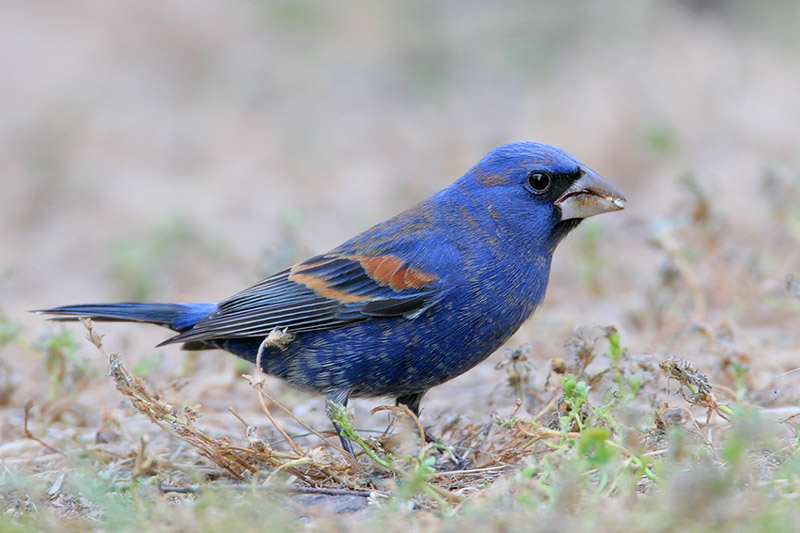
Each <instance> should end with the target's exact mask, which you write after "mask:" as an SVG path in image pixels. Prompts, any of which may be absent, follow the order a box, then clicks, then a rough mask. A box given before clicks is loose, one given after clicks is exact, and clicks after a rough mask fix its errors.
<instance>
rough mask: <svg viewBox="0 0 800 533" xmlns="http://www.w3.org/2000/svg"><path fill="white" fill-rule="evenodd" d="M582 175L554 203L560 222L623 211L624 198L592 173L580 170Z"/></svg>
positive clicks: (586, 169) (587, 170) (584, 169)
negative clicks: (559, 215) (558, 211)
mask: <svg viewBox="0 0 800 533" xmlns="http://www.w3.org/2000/svg"><path fill="white" fill-rule="evenodd" d="M581 171H582V172H583V175H582V176H581V177H580V178H578V179H577V180H576V181H575V183H573V184H572V185H571V186H570V188H569V189H567V190H566V191H564V194H562V195H561V197H560V198H559V199H558V200H556V201H555V205H557V206H558V207H559V208H560V209H561V220H569V219H572V218H588V217H592V216H594V215H599V214H601V213H608V212H611V211H619V210H620V209H625V202H626V200H625V197H624V196H623V195H622V193H621V192H619V191H618V190H617V189H615V188H614V186H613V185H611V184H610V183H609V182H607V181H606V180H604V179H603V178H601V177H600V176H599V175H597V174H596V173H595V172H594V171H592V170H590V169H588V168H582V169H581Z"/></svg>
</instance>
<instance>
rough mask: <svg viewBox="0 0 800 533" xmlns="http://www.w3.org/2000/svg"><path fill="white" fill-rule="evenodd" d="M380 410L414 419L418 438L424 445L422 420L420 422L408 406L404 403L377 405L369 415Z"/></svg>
mask: <svg viewBox="0 0 800 533" xmlns="http://www.w3.org/2000/svg"><path fill="white" fill-rule="evenodd" d="M381 411H391V412H393V413H395V414H396V415H403V416H407V417H409V418H411V420H413V421H414V424H415V425H416V426H417V431H419V438H420V442H421V443H422V445H423V446H424V445H425V428H424V427H422V422H420V420H419V417H418V416H417V415H415V414H414V412H413V411H411V409H409V408H408V406H406V405H379V406H378V407H376V408H374V409H373V410H372V411H370V414H371V415H374V414H375V413H379V412H381Z"/></svg>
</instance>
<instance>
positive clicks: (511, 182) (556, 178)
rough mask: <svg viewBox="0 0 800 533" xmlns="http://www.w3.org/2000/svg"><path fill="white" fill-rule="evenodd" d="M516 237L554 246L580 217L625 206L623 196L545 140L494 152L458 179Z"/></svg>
mask: <svg viewBox="0 0 800 533" xmlns="http://www.w3.org/2000/svg"><path fill="white" fill-rule="evenodd" d="M456 185H457V186H459V187H460V188H461V189H462V190H463V191H465V192H466V193H467V194H469V196H471V197H472V198H473V200H474V201H475V202H476V203H478V204H483V206H485V208H486V210H487V213H488V215H489V216H490V217H491V218H492V219H494V221H495V222H496V223H497V224H498V226H499V227H500V228H501V229H505V230H507V231H508V232H510V234H512V235H513V236H514V237H515V239H517V238H518V239H523V241H527V242H530V241H531V240H534V241H538V242H541V243H542V244H545V243H547V244H548V245H549V246H550V247H551V248H552V247H555V245H556V244H558V242H559V241H560V240H561V238H563V237H564V235H566V234H567V233H568V232H569V230H571V229H572V228H574V227H576V226H577V225H578V224H579V223H580V221H581V220H583V219H584V218H588V217H591V216H594V215H599V214H601V213H607V212H610V211H618V210H620V209H623V208H624V207H625V197H624V196H623V195H622V193H620V192H619V191H618V190H617V189H615V188H614V186H612V185H611V184H610V183H608V182H607V181H606V180H604V179H603V178H601V177H600V176H599V175H597V174H596V173H595V172H594V171H592V170H591V169H590V168H588V167H587V166H584V165H582V164H581V163H579V162H578V161H577V160H576V159H575V158H573V157H572V156H571V155H569V154H567V153H566V152H563V151H562V150H559V149H558V148H554V147H552V146H548V145H545V144H538V143H514V144H507V145H505V146H501V147H500V148H497V149H496V150H493V151H492V152H490V153H489V154H488V155H486V157H484V158H483V159H482V160H481V161H480V162H479V163H478V164H477V165H475V166H474V167H473V168H472V169H471V170H470V171H469V172H467V173H466V174H465V175H464V176H463V177H462V178H461V179H460V180H459V181H458V182H457V183H456Z"/></svg>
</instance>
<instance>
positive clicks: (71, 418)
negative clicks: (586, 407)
mask: <svg viewBox="0 0 800 533" xmlns="http://www.w3.org/2000/svg"><path fill="white" fill-rule="evenodd" d="M798 21H800V7H798V4H797V3H795V2H789V1H786V2H774V3H770V4H769V6H767V5H766V4H763V3H752V2H745V1H734V2H716V1H710V2H700V1H682V2H657V1H651V0H647V1H641V0H616V1H607V2H590V3H586V2H556V1H537V2H530V3H517V2H499V3H498V2H481V1H476V2H468V3H457V2H441V3H435V5H429V4H427V3H422V2H406V3H390V4H386V5H383V4H378V3H369V5H366V4H364V3H359V2H347V1H346V2H341V3H324V4H319V5H312V4H311V3H305V2H291V1H285V2H283V1H281V2H263V3H235V4H232V3H228V2H195V1H192V2H190V1H180V2H171V3H162V2H154V1H153V2H151V1H145V2H140V1H122V2H113V3H108V2H101V1H94V2H81V3H77V2H65V3H55V4H54V3H47V2H38V1H33V2H4V3H3V4H2V5H0V72H2V73H3V74H2V76H0V319H2V329H0V340H1V341H2V344H1V345H0V466H2V467H3V468H6V469H7V468H12V467H13V468H22V469H26V470H28V471H30V472H33V473H35V474H36V475H38V476H41V477H42V478H43V479H45V480H46V481H47V482H48V483H53V482H55V481H56V480H57V479H58V476H59V475H60V473H63V472H70V471H72V470H73V469H76V468H79V467H77V466H76V465H75V463H74V462H70V460H69V459H68V458H67V459H65V458H63V457H60V456H59V455H58V453H55V452H54V451H52V450H48V449H47V448H45V447H43V446H42V445H41V444H40V443H39V442H36V441H34V440H32V439H30V438H26V435H25V433H24V427H23V426H24V424H23V421H24V416H25V409H24V408H23V406H24V405H25V404H26V403H27V402H32V405H33V406H32V408H31V409H30V411H29V416H30V424H29V429H30V430H31V431H32V432H33V434H34V435H35V436H36V437H37V438H39V439H41V440H42V441H44V442H45V443H47V444H48V445H50V446H52V447H53V448H55V449H57V450H58V451H59V452H65V453H67V456H70V454H71V453H72V452H73V451H74V450H76V449H79V448H80V447H81V446H86V445H87V444H86V443H87V442H89V441H92V442H95V443H97V442H100V441H98V440H97V439H98V438H100V437H98V435H99V434H103V433H104V432H108V433H113V434H115V435H116V436H115V437H114V439H117V441H116V444H115V448H114V449H115V450H116V452H118V453H121V454H123V455H125V454H126V453H133V454H134V455H135V453H136V449H137V447H139V446H144V444H142V442H144V441H142V440H141V439H142V438H144V437H143V436H147V439H149V440H148V442H149V444H148V445H147V446H149V449H150V450H153V453H154V454H155V455H156V456H162V455H164V454H168V453H170V450H173V451H174V449H175V445H174V443H172V441H171V440H170V438H169V437H168V436H167V435H166V434H165V433H164V432H162V431H160V430H159V428H158V427H156V426H155V425H153V424H151V423H150V422H149V421H148V420H147V419H145V418H144V417H142V416H140V415H138V414H137V413H134V412H133V411H132V409H131V408H130V404H129V403H128V402H127V401H126V400H125V399H124V398H123V397H122V396H121V395H120V394H119V392H118V391H117V390H115V388H114V385H113V382H112V381H111V379H110V378H108V377H106V376H105V374H106V373H107V371H108V370H107V367H108V361H107V360H106V359H105V358H103V356H102V355H101V354H100V353H99V352H98V351H97V350H96V349H95V347H94V346H92V345H91V343H89V342H87V341H84V340H83V337H84V335H85V330H84V329H83V328H82V327H81V326H80V325H78V324H71V325H62V324H55V323H48V322H45V321H44V320H43V319H42V318H41V317H39V316H36V315H33V314H30V313H28V312H27V310H30V309H35V308H42V307H50V306H55V305H61V304H67V303H79V302H95V301H98V302H99V301H126V300H128V301H129V300H146V301H187V302H195V301H217V300H221V299H222V298H225V297H227V296H229V295H231V294H233V293H234V292H236V291H238V290H240V289H241V288H243V287H245V286H247V285H249V284H252V283H254V282H256V281H258V280H259V279H260V278H261V277H263V276H265V275H268V274H270V273H272V272H274V271H276V270H277V269H280V268H283V267H285V266H288V265H290V264H291V263H292V262H293V261H296V260H301V259H304V258H306V257H308V256H310V255H311V254H314V253H320V252H324V251H325V250H327V249H329V248H331V247H333V246H335V245H337V244H338V243H340V242H342V241H343V240H344V239H346V238H349V237H350V236H352V235H354V234H355V233H356V232H358V231H361V230H363V229H365V228H367V227H369V226H370V225H372V224H374V223H376V222H378V221H380V220H383V219H385V218H387V217H389V216H391V215H393V214H395V213H397V212H399V211H400V210H402V209H404V208H405V207H407V206H410V205H412V204H414V203H415V202H417V201H418V200H420V199H422V198H424V197H426V196H427V195H429V194H432V193H433V192H436V191H437V190H439V189H441V188H443V187H445V186H446V185H448V184H449V183H450V182H451V181H453V180H455V179H456V178H458V177H459V176H460V175H461V174H462V173H463V172H464V171H465V170H467V169H468V168H469V167H470V166H471V165H472V164H474V163H475V162H476V161H478V160H479V159H480V158H481V157H482V156H483V155H484V154H485V153H486V152H488V151H489V150H491V149H492V148H494V147H496V146H499V145H501V144H504V143H507V142H512V141H518V140H532V141H538V142H545V143H548V144H553V145H556V146H558V147H560V148H562V149H564V150H566V151H568V152H570V153H572V154H574V155H575V156H576V157H577V158H579V159H580V160H581V161H582V162H584V163H585V164H587V165H588V166H590V167H592V168H593V169H594V170H595V171H597V172H598V173H599V174H601V175H602V176H604V177H605V178H606V179H608V180H609V181H611V182H612V183H613V184H614V185H616V186H617V187H618V188H619V189H620V190H621V191H623V192H624V193H625V195H626V196H627V198H628V207H627V208H626V210H625V211H624V212H621V213H615V214H612V215H606V216H602V217H598V218H597V219H593V220H591V221H589V222H587V223H585V224H584V225H582V226H581V227H580V228H579V229H578V230H576V231H575V232H574V233H573V234H572V235H570V237H569V238H568V239H567V240H566V241H565V242H564V243H562V245H561V246H560V248H559V250H558V251H557V253H556V255H555V259H554V263H553V272H552V275H551V280H550V285H549V288H548V296H547V300H546V302H545V304H544V306H543V307H542V308H541V309H540V310H538V311H537V313H536V315H535V316H534V318H533V319H532V320H531V321H530V322H529V323H527V324H526V325H525V326H523V328H522V329H521V330H520V331H519V333H518V334H517V335H516V336H514V337H513V338H512V339H511V340H510V341H509V342H508V344H507V345H506V348H504V349H501V350H500V351H499V352H498V353H496V354H494V355H493V356H492V357H491V358H489V359H488V360H487V361H486V362H484V363H483V364H481V365H480V366H479V367H477V368H476V369H474V370H472V371H471V372H469V373H467V374H465V375H463V376H461V377H459V378H457V379H455V380H453V381H451V382H449V383H447V384H445V385H442V386H440V387H438V388H436V389H434V390H432V391H431V392H430V393H429V394H428V396H427V397H426V401H425V403H424V407H425V409H424V412H423V417H422V421H423V422H424V423H425V424H431V425H434V426H435V427H437V428H439V429H441V428H444V427H446V426H448V425H449V424H455V425H456V426H457V427H460V428H463V427H466V426H467V425H469V424H484V423H487V422H488V421H490V420H492V418H493V417H494V416H496V415H499V416H508V415H509V414H510V413H511V412H512V411H513V410H514V407H515V400H516V398H517V396H518V395H517V394H515V393H514V390H512V388H511V387H509V385H508V377H509V372H508V367H507V366H506V367H503V368H497V366H498V364H500V363H502V362H503V361H506V360H507V358H508V354H509V349H517V348H521V349H523V350H524V352H525V354H526V355H527V357H529V359H530V368H531V370H530V373H531V375H530V380H529V382H526V386H527V387H528V388H527V389H526V392H525V395H526V397H527V398H528V400H527V401H528V402H530V405H526V406H525V407H524V408H523V409H528V408H530V409H532V410H533V412H535V410H536V408H537V407H541V405H539V403H538V402H541V401H546V400H547V398H548V394H549V393H547V392H546V389H545V388H544V387H545V385H544V383H545V379H546V378H547V374H548V372H549V371H550V369H551V367H552V364H551V361H552V360H553V359H554V358H561V359H567V360H568V359H569V357H570V356H571V352H570V351H569V349H568V348H565V341H567V340H568V339H570V338H571V336H572V334H573V331H574V330H575V328H576V327H577V326H579V325H584V326H588V327H592V326H596V325H601V326H607V325H614V326H615V327H616V328H617V329H618V330H619V332H620V333H621V339H622V344H623V345H624V346H626V347H627V348H628V353H629V354H630V355H631V357H634V358H643V359H646V360H648V361H655V362H658V361H663V360H666V359H668V358H669V357H672V356H678V357H681V358H683V359H687V360H689V361H692V362H693V363H694V364H695V365H696V366H697V367H698V368H699V369H700V370H701V371H703V372H704V373H707V374H709V376H710V379H711V381H712V383H714V382H715V381H716V382H719V383H727V385H726V386H730V387H731V388H735V384H736V383H737V381H736V379H739V378H736V377H735V376H734V377H732V376H733V374H735V373H736V372H737V370H735V369H741V368H743V367H746V368H747V375H746V378H742V379H744V380H745V383H746V387H747V391H748V394H749V401H750V402H752V403H753V404H755V405H758V406H761V407H763V408H765V409H774V410H776V412H777V411H779V410H785V411H780V412H781V413H783V414H785V415H787V416H788V415H791V414H793V413H794V411H792V409H795V408H796V406H797V405H798V402H800V387H799V386H798V384H800V374H799V373H797V369H798V368H799V367H800V299H798V297H799V296H800V104H799V101H798V94H800V36H799V35H798V33H797V31H796V30H797V23H798ZM793 276H794V277H793ZM97 330H98V331H99V332H100V333H102V334H105V339H104V345H105V349H106V350H107V351H109V352H115V353H119V354H120V357H121V358H122V360H123V361H124V362H125V365H126V366H127V367H128V368H129V369H132V370H133V371H135V372H136V373H137V374H138V375H140V376H142V377H144V378H146V380H147V382H148V383H149V384H150V385H151V386H152V387H154V388H156V389H158V390H161V391H162V392H163V393H164V394H165V395H166V397H167V400H168V401H169V402H170V403H172V404H174V405H178V406H185V405H191V406H194V407H195V409H196V410H198V411H199V412H201V414H202V417H201V418H200V419H199V421H198V424H200V425H202V426H203V427H204V428H205V429H206V430H207V431H208V432H209V434H212V435H214V436H219V435H227V436H229V437H230V438H231V439H234V441H236V442H244V441H245V437H244V428H243V426H242V423H241V422H240V421H239V420H237V419H236V418H235V417H234V416H233V415H232V414H231V413H230V412H229V408H230V407H232V408H234V409H235V410H236V412H237V413H238V414H239V415H240V416H241V417H242V418H243V419H244V420H246V421H247V422H248V423H250V424H253V425H256V426H258V427H259V431H262V432H263V435H264V436H265V437H268V438H273V437H275V436H276V435H277V433H276V432H275V430H274V428H273V427H272V426H271V425H270V423H269V422H268V421H267V420H266V418H265V416H264V412H263V410H262V407H261V406H260V404H259V402H258V401H257V397H256V395H255V393H254V392H253V390H252V389H251V387H250V386H249V385H248V383H247V381H246V380H244V379H243V378H241V374H242V373H243V372H250V370H249V369H248V367H247V366H242V365H241V364H240V363H239V362H237V360H236V359H235V358H234V357H232V356H229V355H227V354H225V353H223V352H216V351H214V352H204V353H201V354H197V355H190V356H187V354H186V353H184V352H181V351H180V350H179V349H177V348H176V347H174V346H168V347H164V348H153V346H154V345H155V344H157V343H158V342H159V341H160V340H163V339H164V338H165V337H166V334H167V333H168V332H165V331H164V330H160V329H159V328H156V327H147V326H136V325H124V324H101V325H97ZM63 332H71V333H70V334H71V335H72V338H73V339H75V342H76V344H75V348H74V353H73V352H72V351H70V355H69V357H66V358H62V359H61V360H58V361H54V360H53V356H52V354H50V355H49V356H48V351H47V348H46V346H47V345H48V343H50V344H49V345H50V346H51V347H52V339H53V336H54V335H59V334H64V333H63ZM65 342H66V344H69V342H67V341H65ZM70 350H71V348H70ZM601 359H602V358H600V359H598V360H597V361H596V362H595V363H594V364H595V365H596V366H597V368H602V367H603V365H607V362H603V361H602V360H601ZM654 379H655V378H654ZM657 379H659V380H661V381H660V385H659V386H660V387H662V389H663V388H664V387H666V385H667V380H666V376H664V375H661V376H660V377H658V378H657ZM740 381H741V379H740ZM267 389H268V390H269V393H270V394H271V395H272V396H274V397H275V398H277V399H280V401H281V402H282V403H283V404H285V405H287V406H288V407H289V408H291V409H292V411H293V412H294V414H295V415H296V416H298V417H300V418H301V419H303V420H305V421H307V422H308V423H310V424H311V425H312V426H314V427H315V428H318V429H325V430H326V429H327V422H326V419H325V414H324V405H323V401H322V399H321V398H319V397H314V396H309V395H306V394H303V393H300V392H296V391H293V390H291V389H289V388H288V387H286V386H285V385H284V384H282V383H280V382H279V381H276V380H270V381H268V383H267ZM659 390H661V389H659ZM664 390H666V389H664ZM672 392H674V387H673V391H672ZM665 399H666V401H669V402H670V403H672V404H679V403H681V400H680V398H676V397H674V396H672V397H670V396H664V395H663V394H662V395H654V396H653V397H651V398H649V399H648V400H646V401H644V402H643V404H642V405H645V406H646V407H647V408H650V409H652V408H655V407H657V405H658V404H659V403H660V402H662V401H664V400H665ZM380 403H383V402H381V401H372V400H361V401H356V402H354V404H355V418H356V421H357V425H358V427H359V428H364V429H373V430H378V431H382V430H383V429H384V428H385V426H386V423H387V416H386V415H385V414H376V415H370V414H369V411H370V409H371V408H372V407H375V406H376V405H378V404H380ZM697 413H702V411H698V412H697ZM276 415H278V416H279V417H280V420H281V423H282V424H283V425H284V426H285V428H286V429H287V431H289V432H290V433H292V434H300V433H304V432H305V429H303V428H302V427H301V426H299V425H298V424H297V423H296V422H295V421H294V420H292V419H291V418H289V417H287V416H284V415H280V414H278V413H276ZM697 416H698V417H699V418H702V416H701V414H697ZM776 416H777V415H776ZM458 431H459V430H458V429H455V430H453V434H454V435H455V434H458ZM120 435H121V436H120ZM312 441H313V437H303V438H301V442H303V443H311V442H312ZM131 450H133V451H131ZM201 462H202V460H201V459H199V458H198V463H201ZM203 464H204V465H205V466H203V468H204V469H205V470H203V471H210V472H216V474H214V475H217V476H218V475H220V474H219V472H218V471H215V470H214V467H213V465H209V464H207V463H203ZM130 468H132V467H130V466H129V467H128V469H129V470H130ZM223 477H224V476H223ZM2 501H4V502H6V503H7V501H8V500H2ZM0 511H3V510H2V509H0ZM63 512H64V513H67V512H68V511H63ZM69 512H73V513H77V514H78V515H80V514H81V512H82V511H81V510H80V509H77V510H75V509H72V510H71V511H69ZM91 512H92V511H91V510H85V513H87V514H91Z"/></svg>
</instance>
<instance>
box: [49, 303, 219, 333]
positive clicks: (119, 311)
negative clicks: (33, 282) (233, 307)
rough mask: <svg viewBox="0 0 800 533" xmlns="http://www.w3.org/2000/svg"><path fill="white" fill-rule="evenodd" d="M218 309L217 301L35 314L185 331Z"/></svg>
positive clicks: (92, 306)
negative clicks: (112, 321) (215, 302)
mask: <svg viewBox="0 0 800 533" xmlns="http://www.w3.org/2000/svg"><path fill="white" fill-rule="evenodd" d="M216 310H217V305H216V304H136V303H121V304H78V305H65V306H63V307H54V308H52V309H39V310H36V311H34V313H38V314H43V315H56V317H57V318H55V319H54V320H77V319H79V318H91V319H93V320H118V321H122V322H147V323H148V324H158V325H159V326H164V327H166V328H169V329H171V330H174V331H185V330H187V329H189V328H191V327H192V326H194V325H195V324H197V323H198V322H199V321H200V320H201V319H203V318H205V317H206V316H208V315H210V314H211V313H213V312H214V311H216Z"/></svg>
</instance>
